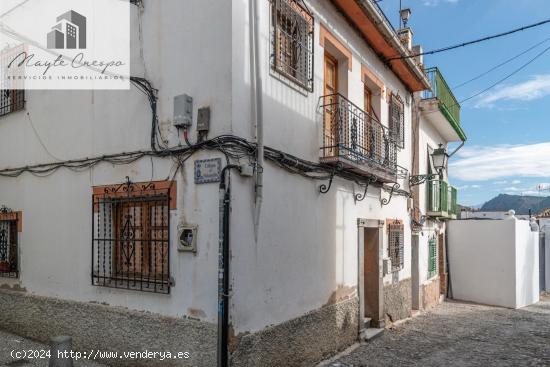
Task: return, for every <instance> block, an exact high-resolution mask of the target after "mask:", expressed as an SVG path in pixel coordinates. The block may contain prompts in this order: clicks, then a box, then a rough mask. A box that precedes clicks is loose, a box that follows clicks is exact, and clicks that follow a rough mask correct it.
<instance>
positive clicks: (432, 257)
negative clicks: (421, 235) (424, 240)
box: [428, 238, 437, 278]
mask: <svg viewBox="0 0 550 367" xmlns="http://www.w3.org/2000/svg"><path fill="white" fill-rule="evenodd" d="M428 252H429V255H428V278H432V277H433V276H435V275H436V273H437V242H436V240H435V238H432V239H430V240H429V241H428Z"/></svg>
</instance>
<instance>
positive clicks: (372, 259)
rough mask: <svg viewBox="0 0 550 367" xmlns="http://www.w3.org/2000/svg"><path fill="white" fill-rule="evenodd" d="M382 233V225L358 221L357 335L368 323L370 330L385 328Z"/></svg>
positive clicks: (380, 223)
mask: <svg viewBox="0 0 550 367" xmlns="http://www.w3.org/2000/svg"><path fill="white" fill-rule="evenodd" d="M383 233H384V221H380V220H366V219H365V220H363V219H360V220H359V251H358V253H359V261H358V263H359V287H358V288H359V305H360V307H359V316H360V318H359V320H360V323H359V324H360V328H359V331H361V330H362V329H363V328H364V327H365V322H361V321H368V319H370V325H371V326H373V327H378V328H383V327H384V294H383V292H384V288H383V279H382V257H383V256H382V251H383V238H384V237H383ZM367 324H368V323H367Z"/></svg>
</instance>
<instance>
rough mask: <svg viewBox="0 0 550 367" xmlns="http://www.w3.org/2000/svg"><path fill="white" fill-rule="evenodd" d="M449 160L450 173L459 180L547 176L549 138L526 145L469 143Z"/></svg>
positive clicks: (548, 173) (549, 166) (549, 167)
mask: <svg viewBox="0 0 550 367" xmlns="http://www.w3.org/2000/svg"><path fill="white" fill-rule="evenodd" d="M457 156H458V157H457V158H458V159H457V160H455V161H451V163H450V169H449V172H450V174H451V176H453V177H455V178H458V179H460V180H463V181H486V180H495V179H502V178H507V177H510V176H515V177H550V162H549V160H550V159H549V158H548V157H550V142H547V143H540V144H530V145H497V146H487V147H480V146H473V147H467V148H464V149H462V150H461V151H459V152H458V153H457Z"/></svg>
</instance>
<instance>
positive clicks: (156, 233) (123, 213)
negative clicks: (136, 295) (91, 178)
mask: <svg viewBox="0 0 550 367" xmlns="http://www.w3.org/2000/svg"><path fill="white" fill-rule="evenodd" d="M172 186H173V185H172V184H171V183H168V182H150V183H131V182H129V181H128V182H126V183H124V184H121V185H119V186H110V187H103V188H95V189H94V195H93V211H94V220H93V223H94V228H93V241H92V246H93V252H92V253H93V258H92V284H93V285H96V286H104V287H111V288H125V289H130V290H138V291H144V292H154V293H165V294H168V293H170V284H171V280H170V251H169V250H170V248H169V247H170V246H169V244H170V208H171V203H173V202H174V200H172V199H173V196H172V195H175V194H174V193H172V192H171V191H172Z"/></svg>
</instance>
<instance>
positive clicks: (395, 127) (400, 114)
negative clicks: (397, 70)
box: [389, 93, 405, 149]
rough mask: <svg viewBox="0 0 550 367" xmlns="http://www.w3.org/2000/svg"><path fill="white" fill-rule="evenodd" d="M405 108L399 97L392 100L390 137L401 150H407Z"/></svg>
mask: <svg viewBox="0 0 550 367" xmlns="http://www.w3.org/2000/svg"><path fill="white" fill-rule="evenodd" d="M404 111H405V106H404V104H403V101H402V100H401V98H399V96H397V95H395V94H393V93H392V95H391V98H390V114H389V115H390V136H391V138H392V140H393V141H395V142H396V144H397V146H399V148H401V149H403V148H405V112H404Z"/></svg>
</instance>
